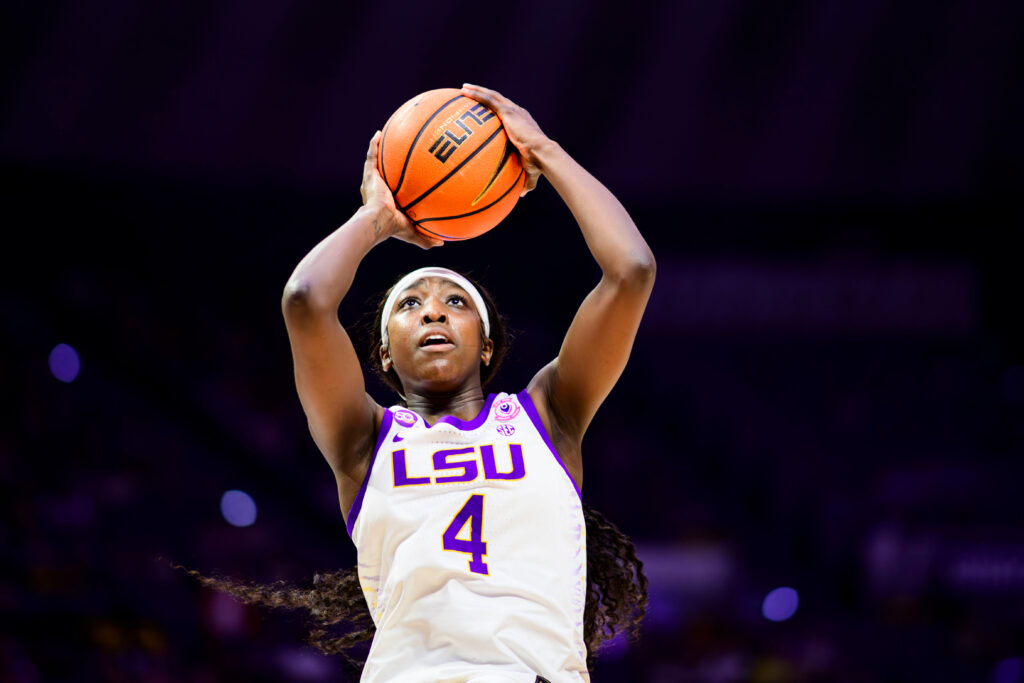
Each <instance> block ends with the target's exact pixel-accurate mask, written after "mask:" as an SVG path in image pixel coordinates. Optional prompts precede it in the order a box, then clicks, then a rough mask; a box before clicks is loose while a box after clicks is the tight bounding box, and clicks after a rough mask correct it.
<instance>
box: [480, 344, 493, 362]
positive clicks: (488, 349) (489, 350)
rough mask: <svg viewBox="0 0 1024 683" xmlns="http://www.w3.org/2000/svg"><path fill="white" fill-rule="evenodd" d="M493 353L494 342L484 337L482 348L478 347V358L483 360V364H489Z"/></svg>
mask: <svg viewBox="0 0 1024 683" xmlns="http://www.w3.org/2000/svg"><path fill="white" fill-rule="evenodd" d="M493 355H494V342H493V341H491V340H490V339H484V343H483V345H482V348H481V349H480V360H481V361H483V364H484V365H490V364H491V356H493Z"/></svg>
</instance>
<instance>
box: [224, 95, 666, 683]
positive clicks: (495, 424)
mask: <svg viewBox="0 0 1024 683" xmlns="http://www.w3.org/2000/svg"><path fill="white" fill-rule="evenodd" d="M463 94H465V95H466V96H468V97H471V98H474V99H476V100H478V101H479V102H481V103H483V104H485V105H486V106H487V107H488V108H490V109H491V110H492V111H494V112H495V113H496V114H497V115H498V116H499V117H500V119H501V121H502V124H503V125H504V127H505V131H506V133H507V135H508V137H509V139H510V141H511V142H512V143H513V144H514V145H515V146H516V148H517V149H518V150H519V153H520V155H521V157H522V160H523V164H524V167H525V169H526V172H527V182H526V189H525V191H529V190H531V189H533V187H534V186H535V185H536V183H537V180H538V178H539V176H540V175H542V174H543V175H544V176H546V177H547V178H548V180H549V182H550V183H551V184H552V186H553V187H554V188H555V190H556V191H557V192H558V193H559V195H560V196H561V197H562V199H563V200H564V201H565V203H566V204H567V205H568V207H569V209H570V210H571V211H572V213H573V215H574V216H575V218H576V220H577V222H578V223H579V226H580V229H581V230H582V232H583V236H584V238H585V240H586V243H587V246H588V247H589V249H590V252H591V254H592V255H593V257H594V259H595V260H596V261H597V263H598V264H599V265H600V267H601V271H602V277H601V280H600V282H598V284H597V286H596V287H595V288H594V289H593V291H591V292H590V294H589V295H588V296H587V297H586V298H585V299H584V301H583V303H582V304H581V306H580V308H579V311H578V312H577V313H576V316H575V319H574V320H573V322H572V324H571V325H570V327H569V330H568V332H567V333H566V335H565V340H564V342H563V343H562V347H561V349H560V351H559V353H558V357H557V358H555V359H554V360H552V361H551V362H550V363H548V364H547V365H546V366H544V367H543V368H541V369H540V371H539V372H537V374H536V375H535V376H534V378H533V380H532V381H531V382H530V383H529V385H528V386H527V387H526V389H525V390H523V391H520V392H519V393H516V394H506V393H499V394H489V395H485V394H484V392H483V386H484V384H486V382H487V380H489V379H490V377H491V376H492V375H493V374H494V371H495V370H496V368H497V366H498V364H499V363H500V362H501V359H502V356H503V355H504V352H505V347H506V344H507V340H506V336H505V331H504V327H503V325H502V322H501V319H500V317H499V316H498V313H497V311H496V310H495V309H494V306H493V303H492V302H491V301H490V297H489V296H488V295H487V293H486V292H485V291H484V290H482V289H481V288H479V287H478V286H476V285H475V284H474V283H472V282H470V281H469V280H468V279H466V278H464V277H463V276H461V275H459V274H457V273H454V272H452V271H448V270H446V269H439V268H427V269H421V270H419V271H414V272H413V273H410V274H408V275H407V276H405V277H403V278H401V279H400V280H399V282H397V283H396V284H395V286H394V287H392V289H391V290H390V292H389V294H388V296H387V298H386V300H385V301H384V302H383V303H382V305H381V307H380V309H379V311H378V320H377V323H378V324H377V327H376V331H375V335H379V336H378V337H377V339H376V340H375V341H376V345H375V351H376V353H375V357H374V358H373V360H374V362H375V364H376V365H377V368H378V370H379V372H381V374H382V375H383V376H384V377H385V379H386V381H388V383H389V384H390V385H391V386H392V387H393V388H394V389H395V390H396V391H397V392H398V393H399V394H400V396H401V397H402V399H403V405H399V406H392V407H390V408H384V407H383V406H380V405H378V404H377V403H376V402H375V401H374V400H373V399H372V398H371V397H370V396H369V395H368V394H367V393H366V391H365V388H364V379H363V374H362V369H361V367H360V362H359V358H358V356H357V354H356V351H355V349H354V348H353V346H352V343H351V341H350V339H349V336H348V334H347V333H346V332H345V330H344V328H343V327H342V326H341V325H340V324H339V322H338V317H337V312H338V307H339V304H340V303H341V301H342V299H343V297H344V296H345V295H346V293H347V292H348V290H349V287H350V286H351V284H352V281H353V278H354V277H355V273H356V269H357V267H358V266H359V263H360V261H361V260H362V259H363V257H364V256H365V255H366V254H367V253H368V252H369V250H370V249H372V248H373V247H375V246H377V245H379V244H380V243H382V242H384V241H386V240H387V239H388V238H391V237H394V238H398V239H401V240H404V241H407V242H412V243H414V244H417V245H419V246H421V247H424V248H430V247H433V246H437V245H440V244H441V242H440V240H435V239H433V238H430V237H427V236H425V235H423V234H421V233H419V232H417V231H416V230H415V229H414V227H413V226H412V224H411V223H410V222H409V220H408V218H406V216H404V215H403V214H402V213H401V212H400V211H398V210H397V209H396V207H395V203H394V200H393V198H392V196H391V192H390V191H389V190H388V188H387V186H386V185H385V184H384V182H383V181H382V179H381V177H380V175H379V173H378V171H377V159H376V155H377V141H378V138H379V136H380V133H378V134H377V135H375V136H374V138H373V140H371V142H370V149H369V153H368V154H367V159H366V165H365V168H364V171H363V183H362V188H361V191H362V197H363V206H362V207H361V208H360V209H359V210H358V211H356V213H355V215H354V216H353V217H352V218H351V219H350V220H349V221H348V222H346V223H345V224H344V225H342V226H341V227H340V228H338V229H337V230H336V231H334V232H333V233H332V234H331V235H329V236H328V237H327V238H326V239H324V240H323V241H322V242H320V244H318V245H317V246H316V247H315V248H314V249H313V250H312V251H310V252H309V254H307V255H306V257H305V258H303V259H302V261H301V262H300V263H299V264H298V266H297V267H296V268H295V271H294V272H293V274H292V276H291V278H290V280H289V281H288V284H287V286H286V288H285V292H284V297H283V302H282V309H283V312H284V318H285V322H286V326H287V328H288V335H289V339H290V342H291V349H292V354H293V358H294V364H295V381H296V386H297V389H298V393H299V398H300V399H301V402H302V406H303V409H304V411H305V413H306V416H307V418H308V421H309V428H310V432H311V433H312V436H313V439H314V441H315V442H316V444H317V446H318V447H319V448H320V451H321V452H322V453H323V455H324V457H325V458H326V459H327V462H328V463H329V464H330V466H331V469H332V470H333V472H334V475H335V478H336V480H337V485H338V492H339V498H340V502H341V509H342V513H343V514H344V515H345V518H346V523H347V526H348V529H349V533H350V534H351V535H352V539H353V542H354V543H355V544H356V548H357V550H358V557H359V559H358V582H359V583H358V584H357V583H356V578H355V576H354V574H353V572H351V571H349V572H337V573H334V574H328V575H322V576H318V577H317V579H316V582H315V584H314V586H313V589H312V590H298V589H289V588H287V587H283V586H280V585H276V586H264V587H261V586H244V585H239V584H234V583H231V582H229V581H224V580H220V579H204V582H206V583H207V584H208V585H215V586H217V587H220V588H224V589H226V590H229V591H231V592H232V593H234V594H235V595H238V596H240V597H242V598H243V599H245V600H247V601H250V602H259V603H262V604H269V605H273V606H288V607H306V608H308V609H310V611H311V612H312V613H313V615H314V617H315V618H316V620H317V622H318V624H319V625H320V627H321V628H319V629H317V630H314V633H313V637H314V642H316V643H317V644H318V645H319V646H320V647H321V648H322V649H324V650H325V651H328V652H342V651H344V650H345V649H346V648H347V647H349V646H350V645H352V644H353V643H354V642H357V641H358V640H361V639H365V638H367V637H369V636H370V635H371V634H372V635H373V643H372V645H371V648H370V652H369V655H368V657H367V661H366V664H365V668H364V670H363V680H366V681H416V682H421V681H441V680H444V681H522V682H524V683H527V682H533V681H536V680H550V681H585V680H589V674H588V667H587V659H588V653H589V655H593V654H594V652H595V651H596V649H597V646H598V645H599V644H600V643H601V642H602V641H603V640H605V639H607V638H609V637H611V636H612V635H614V634H615V633H616V632H621V631H627V632H631V633H635V631H636V628H637V625H638V622H639V618H640V616H642V613H643V609H644V607H645V604H646V581H645V580H644V578H643V575H642V573H641V571H640V563H639V561H638V560H637V559H636V555H635V552H634V550H633V546H632V544H631V543H630V542H629V540H628V539H627V538H626V537H624V536H622V535H621V534H620V533H619V532H618V530H616V529H615V527H614V526H612V525H610V524H609V523H608V522H607V521H606V520H604V518H603V517H601V516H600V515H599V514H597V513H595V512H593V511H592V510H590V509H589V508H587V509H586V511H584V507H583V506H582V505H581V501H580V496H579V490H580V486H581V484H582V481H583V458H582V441H583V435H584V434H585V433H586V430H587V426H588V425H589V424H590V421H591V419H592V418H593V417H594V414H595V413H596V411H597V409H598V407H599V406H600V405H601V403H602V401H603V400H604V399H605V397H606V396H607V395H608V393H609V392H610V391H611V389H612V387H613V386H614V384H615V382H616V381H617V380H618V378H619V375H620V374H621V373H622V371H623V369H624V367H625V365H626V361H627V359H628V357H629V353H630V349H631V347H632V345H633V340H634V337H635V335H636V332H637V328H638V326H639V324H640V319H641V316H642V315H643V311H644V307H645V306H646V303H647V300H648V297H649V295H650V293H651V287H652V285H653V282H654V272H655V264H654V257H653V255H652V253H651V250H650V249H649V248H648V246H647V244H646V242H645V241H644V239H643V237H642V236H641V235H640V233H639V232H638V231H637V229H636V226H635V225H634V224H633V221H632V220H631V219H630V217H629V215H628V214H627V213H626V211H625V209H624V208H623V207H622V205H621V204H620V203H619V202H618V200H616V199H615V197H614V196H613V195H612V194H611V193H610V192H609V191H608V190H607V189H605V187H604V186H603V185H601V184H600V183H599V182H598V181H597V180H596V179H595V178H594V177H593V176H591V175H590V174H589V173H588V172H587V171H585V170H584V169H583V168H582V167H581V166H580V165H579V164H577V163H576V162H575V161H574V160H573V159H572V158H571V157H570V156H569V155H568V154H567V153H566V152H565V151H563V150H562V149H561V147H559V146H558V145H557V144H556V143H555V142H553V141H552V140H550V139H549V138H547V137H546V136H545V135H544V133H543V132H542V131H541V129H540V128H539V127H538V125H537V124H536V123H535V122H534V120H533V119H532V117H531V116H530V115H529V113H528V112H526V111H525V110H523V109H522V108H520V107H518V106H516V105H515V104H514V103H512V102H511V101H510V100H508V99H507V98H505V97H503V96H502V95H500V94H499V93H497V92H494V91H492V90H488V89H485V88H479V87H475V86H468V85H467V86H465V87H464V88H463ZM598 340H599V341H598ZM364 599H365V603H366V605H367V606H368V607H369V609H370V614H371V616H372V620H373V623H374V626H375V631H376V632H375V634H374V628H373V627H368V628H367V629H365V630H362V631H358V632H356V633H349V634H348V635H345V636H342V637H335V638H330V637H328V636H327V633H326V631H325V630H324V629H323V628H322V627H325V626H327V625H331V624H335V623H338V622H341V621H351V620H353V619H354V618H355V617H356V616H358V613H359V612H360V611H362V610H363V609H364V608H363V606H362V604H361V603H362V601H363V600H364Z"/></svg>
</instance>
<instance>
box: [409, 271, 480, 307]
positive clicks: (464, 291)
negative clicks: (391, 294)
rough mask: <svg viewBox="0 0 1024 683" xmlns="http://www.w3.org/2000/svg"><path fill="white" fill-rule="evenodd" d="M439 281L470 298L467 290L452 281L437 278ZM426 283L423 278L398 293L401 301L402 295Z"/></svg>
mask: <svg viewBox="0 0 1024 683" xmlns="http://www.w3.org/2000/svg"><path fill="white" fill-rule="evenodd" d="M437 279H439V280H440V281H441V284H442V285H448V286H449V287H452V288H454V289H457V290H459V291H460V292H462V293H463V294H465V295H466V296H469V292H467V291H466V290H465V289H463V288H462V287H460V286H459V285H457V284H456V283H454V282H452V281H451V280H448V279H446V278H437ZM426 282H427V278H425V277H421V278H420V279H419V280H416V281H415V282H413V283H411V284H410V285H409V286H408V287H406V288H405V289H403V290H402V291H401V292H399V293H398V294H399V299H401V295H403V294H405V293H406V292H408V291H409V290H411V289H416V288H417V287H422V286H424V285H425V284H426ZM396 303H401V301H398V302H396Z"/></svg>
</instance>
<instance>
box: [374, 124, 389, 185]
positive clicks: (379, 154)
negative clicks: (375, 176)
mask: <svg viewBox="0 0 1024 683" xmlns="http://www.w3.org/2000/svg"><path fill="white" fill-rule="evenodd" d="M390 127H391V119H388V122H387V125H385V126H384V132H383V133H381V134H380V149H378V150H377V158H378V159H380V177H381V178H383V180H384V184H385V185H388V174H387V173H385V172H384V140H385V138H387V136H388V128H390ZM390 187H391V186H390V185H388V188H390Z"/></svg>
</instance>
